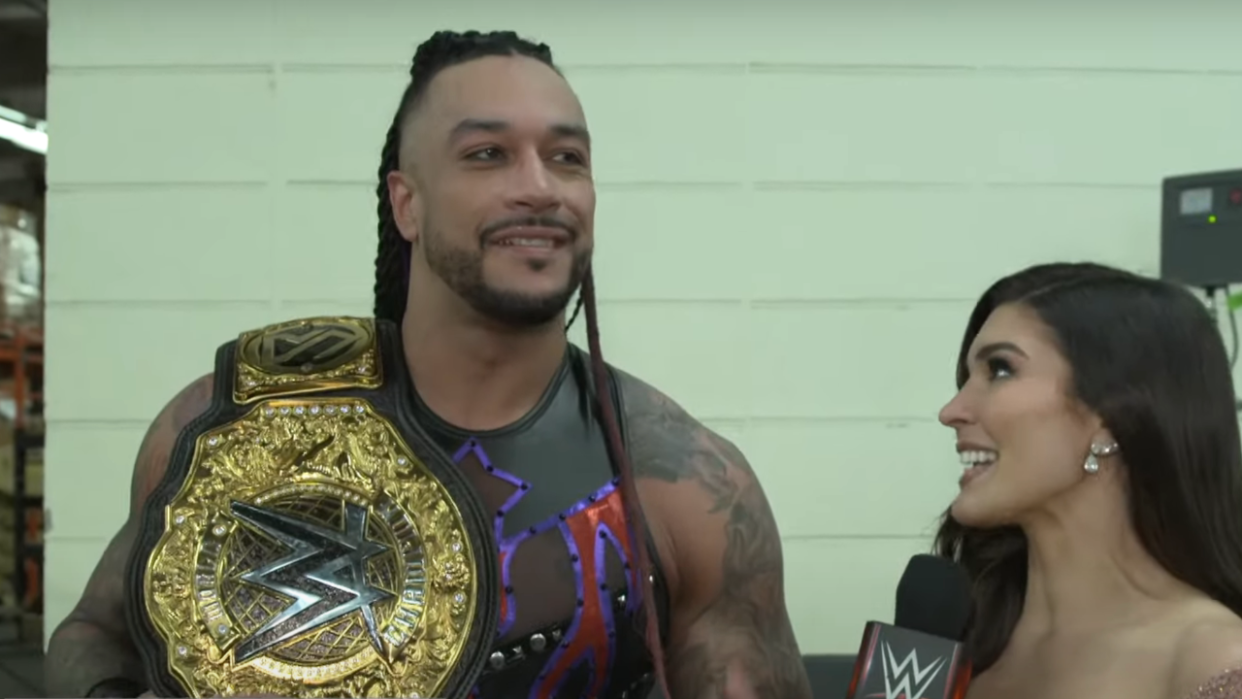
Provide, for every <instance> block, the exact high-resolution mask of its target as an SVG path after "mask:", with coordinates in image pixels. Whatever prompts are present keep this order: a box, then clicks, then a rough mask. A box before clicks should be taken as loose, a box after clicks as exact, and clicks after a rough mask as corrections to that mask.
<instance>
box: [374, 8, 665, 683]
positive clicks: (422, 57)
mask: <svg viewBox="0 0 1242 699" xmlns="http://www.w3.org/2000/svg"><path fill="white" fill-rule="evenodd" d="M487 56H525V57H526V58H532V59H534V60H537V61H539V62H541V63H543V64H544V65H546V66H548V67H549V68H551V69H552V70H556V71H557V72H558V73H559V72H560V71H559V70H557V68H556V66H555V64H554V63H553V62H552V49H550V48H548V46H547V44H536V43H534V42H531V41H527V40H526V39H522V38H521V37H519V36H518V35H517V34H516V33H515V32H505V31H498V32H486V33H484V32H477V31H468V32H451V31H440V32H436V33H435V34H433V35H432V36H431V38H430V39H428V40H427V41H425V42H423V43H422V44H421V45H420V46H419V47H418V49H417V50H416V51H415V53H414V61H413V63H412V65H411V67H410V84H409V85H408V86H407V87H406V88H405V92H403V93H402V95H401V100H400V102H399V103H398V105H397V113H396V115H395V116H393V120H392V125H391V126H390V127H388V136H387V138H385V139H384V148H383V150H382V151H381V153H380V166H379V185H378V186H377V187H376V190H375V193H376V196H377V198H378V199H379V204H378V207H377V213H378V214H379V246H378V249H377V250H376V254H375V317H376V318H379V319H382V320H390V321H392V322H394V323H401V321H402V319H403V318H404V317H405V311H406V301H407V299H408V295H409V285H410V243H409V241H407V240H405V238H402V237H401V233H400V231H399V230H398V229H397V224H396V221H395V220H394V218H393V211H392V202H391V201H390V200H389V197H388V183H387V180H388V173H390V172H392V171H394V170H396V169H398V167H399V166H400V163H399V155H400V153H401V136H402V133H403V132H404V126H405V121H406V118H407V117H408V116H409V114H410V111H411V110H413V109H417V108H418V104H419V102H420V100H422V98H423V96H424V95H425V94H426V92H427V87H428V86H429V85H430V84H431V81H432V79H433V78H435V76H436V75H437V74H439V73H440V71H442V70H444V69H445V68H448V67H450V66H455V65H459V64H462V63H466V62H468V61H473V60H475V59H479V58H484V57H487ZM583 309H585V310H586V322H587V344H588V348H589V350H590V355H591V374H592V377H593V380H594V389H595V391H594V392H595V396H596V399H597V400H596V403H597V405H598V408H599V414H600V421H601V423H602V425H603V427H604V433H605V436H606V439H607V441H608V450H609V453H610V454H611V456H612V459H613V462H614V463H615V464H616V466H617V470H618V472H619V475H620V483H619V485H620V487H621V496H622V500H623V502H624V504H625V509H626V514H627V518H628V519H629V524H630V541H631V542H632V546H633V548H634V552H635V556H636V557H637V559H638V561H637V563H638V565H637V569H638V570H637V572H636V574H635V578H637V580H636V582H637V583H638V585H639V590H638V591H637V592H639V594H641V596H642V606H643V612H644V613H643V617H642V619H640V620H639V623H640V625H641V626H642V630H643V632H644V633H645V635H646V638H647V646H648V648H649V650H650V652H651V657H652V663H653V665H654V666H655V673H656V678H657V680H658V682H659V685H660V687H661V688H662V689H663V691H664V695H665V696H668V689H667V681H666V679H665V675H664V649H663V645H662V644H661V642H660V624H659V621H658V615H657V611H656V605H655V595H654V594H653V593H652V577H651V574H652V570H653V566H652V563H651V554H650V552H649V551H648V550H647V545H646V541H647V539H646V536H645V532H646V531H647V525H646V518H645V517H644V515H643V509H642V505H641V503H640V502H639V499H638V490H637V488H636V486H635V483H634V475H633V470H632V469H631V467H630V461H629V455H628V454H627V453H626V450H625V444H624V442H623V440H622V437H621V429H620V422H619V420H618V418H617V415H616V409H615V406H614V404H613V401H612V393H611V391H610V390H609V387H610V386H611V382H610V381H609V378H608V369H607V364H605V362H604V355H603V351H602V350H601V349H600V342H599V318H598V314H597V313H596V304H595V275H594V273H593V271H592V270H591V269H589V268H588V269H587V272H586V275H585V276H584V277H583V280H582V288H581V289H580V291H579V294H578V303H577V305H576V306H575V307H574V312H573V314H572V315H571V316H570V318H569V322H568V323H567V324H566V328H568V326H569V325H572V324H573V322H574V319H576V318H577V317H578V312H579V311H581V310H583Z"/></svg>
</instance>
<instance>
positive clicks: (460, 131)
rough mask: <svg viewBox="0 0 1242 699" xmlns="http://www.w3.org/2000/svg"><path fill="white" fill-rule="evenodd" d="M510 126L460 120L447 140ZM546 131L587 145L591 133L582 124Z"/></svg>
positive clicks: (508, 124)
mask: <svg viewBox="0 0 1242 699" xmlns="http://www.w3.org/2000/svg"><path fill="white" fill-rule="evenodd" d="M512 126H513V125H512V124H510V123H509V122H507V121H503V120H500V119H462V120H461V121H459V122H457V125H456V126H454V127H453V130H452V131H450V132H449V139H450V140H452V141H456V140H457V139H459V138H461V137H462V136H465V135H467V134H471V133H477V132H484V133H501V132H502V131H507V130H509V129H510V128H512ZM548 131H550V132H551V133H552V134H553V135H554V136H556V137H558V138H576V139H578V140H580V141H583V142H585V143H587V144H588V145H589V144H590V143H591V132H590V131H588V130H587V127H586V126H583V125H582V124H553V125H552V126H550V127H548Z"/></svg>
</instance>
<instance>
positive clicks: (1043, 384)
mask: <svg viewBox="0 0 1242 699" xmlns="http://www.w3.org/2000/svg"><path fill="white" fill-rule="evenodd" d="M967 357H968V359H967V368H968V370H969V379H968V380H967V381H966V383H965V385H963V386H962V388H961V390H959V391H958V393H957V395H956V396H954V398H953V400H951V401H949V403H948V405H946V406H944V408H943V409H942V410H941V411H940V422H941V423H942V424H944V425H945V426H947V427H950V428H952V429H953V430H954V431H955V432H956V433H957V450H958V453H959V454H960V455H961V459H962V465H963V468H964V471H963V473H962V476H961V481H960V485H961V491H960V492H959V493H958V496H957V498H956V499H955V500H954V501H953V505H952V507H951V513H952V515H953V518H954V519H956V520H957V521H958V522H961V523H962V524H964V525H966V526H970V527H996V526H1003V525H1009V524H1020V523H1021V522H1022V520H1023V519H1024V518H1025V517H1026V516H1028V515H1029V514H1031V513H1032V512H1037V511H1039V510H1040V509H1042V508H1043V507H1045V506H1047V505H1049V504H1050V503H1051V502H1053V501H1054V499H1056V498H1057V497H1058V496H1059V495H1061V494H1063V493H1065V492H1066V491H1068V490H1070V489H1071V488H1073V487H1074V486H1075V485H1077V484H1078V483H1080V482H1081V481H1082V480H1083V479H1084V478H1086V477H1087V473H1086V472H1085V471H1084V470H1083V463H1084V461H1085V460H1086V457H1087V454H1088V453H1089V450H1090V447H1091V443H1092V439H1093V438H1098V437H1099V436H1100V434H1101V432H1100V430H1101V424H1100V421H1099V419H1098V418H1097V417H1095V416H1094V415H1092V414H1091V413H1090V411H1088V410H1087V409H1086V408H1085V407H1083V406H1082V405H1081V404H1079V403H1078V402H1077V401H1075V400H1074V399H1073V398H1072V392H1071V388H1072V383H1071V381H1072V376H1071V371H1070V366H1069V364H1068V362H1066V360H1065V358H1064V356H1062V354H1061V351H1060V349H1059V348H1058V347H1057V345H1056V342H1055V339H1054V337H1053V335H1052V331H1051V330H1050V329H1049V328H1048V327H1047V326H1046V325H1044V323H1043V322H1042V321H1041V320H1040V319H1039V317H1038V316H1037V315H1036V314H1035V312H1034V311H1032V310H1030V309H1029V308H1027V307H1024V306H1020V305H1005V306H1000V307H998V308H997V309H996V310H995V311H993V312H992V315H991V316H989V317H988V320H987V322H985V323H984V325H983V327H982V328H981V329H980V331H979V334H978V336H977V337H975V339H974V342H973V343H971V346H970V350H969V354H968V355H967Z"/></svg>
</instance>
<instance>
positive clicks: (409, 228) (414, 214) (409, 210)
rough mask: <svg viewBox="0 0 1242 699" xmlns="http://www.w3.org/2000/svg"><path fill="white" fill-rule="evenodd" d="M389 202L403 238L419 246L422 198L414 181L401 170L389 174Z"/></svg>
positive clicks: (387, 180) (387, 182) (387, 181)
mask: <svg viewBox="0 0 1242 699" xmlns="http://www.w3.org/2000/svg"><path fill="white" fill-rule="evenodd" d="M386 184H387V185H388V202H389V204H390V205H391V206H392V218H393V221H394V222H396V224H397V230H398V231H400V232H401V237H402V238H405V239H406V240H408V241H409V242H410V244H411V245H418V234H419V230H418V222H419V221H421V220H422V197H421V196H420V193H419V191H418V187H417V185H416V184H415V183H414V179H413V178H412V177H409V176H408V175H406V174H405V173H403V172H401V171H400V170H393V171H392V172H390V173H388V176H387V179H386Z"/></svg>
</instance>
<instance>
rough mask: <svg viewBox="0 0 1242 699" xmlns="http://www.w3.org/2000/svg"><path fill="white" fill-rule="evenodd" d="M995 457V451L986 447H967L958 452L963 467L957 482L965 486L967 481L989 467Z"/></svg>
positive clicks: (994, 461)
mask: <svg viewBox="0 0 1242 699" xmlns="http://www.w3.org/2000/svg"><path fill="white" fill-rule="evenodd" d="M996 457H997V454H996V452H994V451H990V450H986V449H968V450H966V451H962V452H959V453H958V458H959V459H961V462H962V466H964V467H965V468H964V469H963V470H962V477H961V479H960V480H959V481H958V484H959V485H960V486H962V487H966V484H967V483H969V482H970V481H972V480H974V479H975V478H978V477H979V476H980V475H982V474H983V473H985V472H986V471H987V470H988V469H990V468H991V467H992V466H993V465H994V464H995V463H996Z"/></svg>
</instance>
